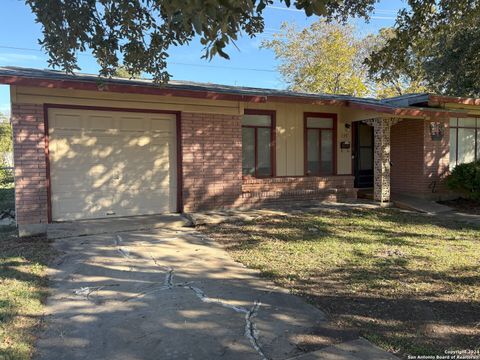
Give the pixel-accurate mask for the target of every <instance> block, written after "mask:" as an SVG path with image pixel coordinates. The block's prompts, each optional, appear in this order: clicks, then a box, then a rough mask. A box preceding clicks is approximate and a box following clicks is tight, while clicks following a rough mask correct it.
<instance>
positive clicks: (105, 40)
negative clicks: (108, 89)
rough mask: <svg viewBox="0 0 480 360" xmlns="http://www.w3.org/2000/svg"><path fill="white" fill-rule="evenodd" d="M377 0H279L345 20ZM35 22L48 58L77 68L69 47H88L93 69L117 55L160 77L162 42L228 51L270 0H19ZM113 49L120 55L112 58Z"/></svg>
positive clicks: (255, 29)
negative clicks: (194, 42)
mask: <svg viewBox="0 0 480 360" xmlns="http://www.w3.org/2000/svg"><path fill="white" fill-rule="evenodd" d="M377 1H378V0H294V1H291V0H281V2H283V3H285V5H286V6H289V7H290V6H295V8H297V9H300V10H304V11H305V14H306V15H307V16H311V15H314V14H315V15H319V16H325V17H326V18H327V19H330V20H333V19H336V20H341V21H346V20H347V19H348V18H349V17H351V16H360V17H365V18H368V14H369V13H370V12H371V11H372V10H373V7H374V5H375V3H376V2H377ZM25 3H26V4H27V5H28V6H30V8H31V10H32V12H33V14H34V15H35V17H36V21H37V22H38V23H40V24H41V25H42V32H43V38H42V39H41V40H40V44H41V46H42V47H43V48H44V49H45V51H46V52H47V54H48V56H49V65H50V66H52V67H60V68H63V69H64V70H65V71H67V72H70V73H71V72H73V71H74V70H78V69H79V68H78V65H77V55H78V53H79V52H84V51H87V49H90V50H91V51H92V54H93V56H94V57H95V58H96V59H97V61H98V63H99V64H100V68H101V69H100V74H101V75H103V76H112V75H114V74H115V69H117V68H118V66H119V64H120V62H121V63H123V65H124V66H125V68H126V70H127V72H128V73H129V74H137V73H142V72H145V73H148V74H152V75H153V78H154V80H156V81H157V82H162V81H166V80H168V78H169V74H168V73H167V72H166V71H165V68H166V65H167V58H168V51H169V48H170V46H177V45H185V44H188V43H189V42H190V41H191V40H192V39H193V38H194V37H195V36H199V37H200V42H201V44H202V45H204V54H203V57H204V58H207V59H211V58H212V57H214V56H215V55H217V54H218V55H220V56H222V57H224V58H228V54H227V53H226V47H227V45H229V44H230V43H233V44H234V43H235V41H236V40H237V38H238V36H239V34H246V35H247V36H250V37H254V36H255V35H256V34H258V33H261V32H262V31H263V29H264V18H263V11H264V10H265V8H266V7H267V6H271V5H272V4H274V1H273V0H251V1H243V0H202V1H198V0H167V1H165V0H102V1H95V0H76V1H72V0H25ZM120 57H121V58H120Z"/></svg>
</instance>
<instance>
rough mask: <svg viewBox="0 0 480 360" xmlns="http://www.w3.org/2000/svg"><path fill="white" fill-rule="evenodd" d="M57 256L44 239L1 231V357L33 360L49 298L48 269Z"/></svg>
mask: <svg viewBox="0 0 480 360" xmlns="http://www.w3.org/2000/svg"><path fill="white" fill-rule="evenodd" d="M52 256H53V251H52V249H51V247H50V243H49V242H48V241H47V240H46V239H45V238H43V237H30V238H18V235H17V231H16V228H15V227H2V228H1V230H0V322H1V323H2V330H3V331H2V332H1V335H0V358H2V359H3V358H5V359H30V357H31V354H32V351H33V343H34V341H35V336H34V333H35V332H36V330H37V328H38V327H39V325H40V323H41V308H42V304H43V303H44V301H45V299H46V296H47V285H48V281H47V278H46V276H45V268H46V266H47V265H48V262H49V261H50V259H51V258H52Z"/></svg>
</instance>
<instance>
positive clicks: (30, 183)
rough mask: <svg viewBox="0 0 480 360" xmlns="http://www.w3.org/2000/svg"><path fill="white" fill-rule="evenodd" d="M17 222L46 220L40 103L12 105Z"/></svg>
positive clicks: (43, 132)
mask: <svg viewBox="0 0 480 360" xmlns="http://www.w3.org/2000/svg"><path fill="white" fill-rule="evenodd" d="M11 119H12V126H13V150H14V163H15V193H16V196H15V207H16V217H17V223H18V224H19V225H23V224H42V223H47V221H48V214H47V178H46V159H45V128H44V123H43V105H30V104H28V105H27V104H12V117H11Z"/></svg>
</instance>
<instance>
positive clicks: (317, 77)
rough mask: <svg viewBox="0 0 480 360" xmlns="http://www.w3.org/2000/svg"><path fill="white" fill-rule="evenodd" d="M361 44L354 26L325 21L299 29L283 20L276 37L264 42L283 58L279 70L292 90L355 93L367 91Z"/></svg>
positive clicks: (362, 93)
mask: <svg viewBox="0 0 480 360" xmlns="http://www.w3.org/2000/svg"><path fill="white" fill-rule="evenodd" d="M361 46H362V42H361V41H359V40H357V39H356V38H355V36H354V28H353V27H352V26H348V25H347V26H342V25H340V24H338V23H328V22H326V21H317V22H315V23H313V24H312V25H311V26H310V27H308V28H305V29H303V30H300V31H299V30H297V29H296V27H295V26H294V25H289V24H287V23H284V24H283V25H282V26H281V32H280V33H278V34H275V35H274V38H273V40H269V41H264V42H263V43H262V47H264V48H269V49H273V51H274V52H275V55H276V57H277V59H279V60H280V61H281V63H280V65H279V71H280V73H281V74H282V76H283V78H284V80H285V81H286V83H287V84H288V87H289V88H290V89H291V90H293V91H306V92H316V93H328V94H348V95H356V96H363V95H365V94H366V93H367V92H368V88H367V79H366V69H365V67H364V66H363V65H362V62H363V59H360V58H359V55H360V54H361V51H360V47H361Z"/></svg>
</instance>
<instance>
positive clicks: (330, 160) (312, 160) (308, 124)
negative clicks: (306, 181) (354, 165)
mask: <svg viewBox="0 0 480 360" xmlns="http://www.w3.org/2000/svg"><path fill="white" fill-rule="evenodd" d="M304 122H305V175H312V176H315V175H333V174H335V171H336V169H335V145H334V144H335V143H336V132H337V116H336V115H335V114H315V113H306V114H305V115H304Z"/></svg>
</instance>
